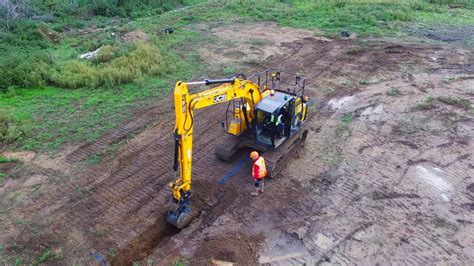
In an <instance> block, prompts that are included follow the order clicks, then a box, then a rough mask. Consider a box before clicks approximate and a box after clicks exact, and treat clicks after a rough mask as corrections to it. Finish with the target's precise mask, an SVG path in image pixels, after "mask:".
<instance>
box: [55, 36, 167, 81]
mask: <svg viewBox="0 0 474 266" xmlns="http://www.w3.org/2000/svg"><path fill="white" fill-rule="evenodd" d="M102 50H105V51H104V52H102ZM113 51H114V48H113V47H111V46H108V47H107V46H104V47H103V48H102V49H101V50H100V52H99V56H98V61H100V62H104V63H101V64H98V65H96V66H94V65H92V64H91V63H89V62H83V61H79V60H70V61H66V62H65V63H62V64H60V65H59V66H58V67H57V69H56V71H55V72H54V74H53V75H52V77H51V79H52V81H53V83H54V84H55V85H57V86H60V87H65V88H71V89H77V88H83V87H85V88H97V87H100V86H104V87H111V86H114V85H117V84H122V83H127V82H131V81H134V80H136V79H139V78H142V77H144V76H147V75H158V74H161V73H163V70H164V68H163V66H164V64H163V63H164V62H163V57H162V56H161V53H160V50H159V49H158V47H156V46H154V45H152V44H148V43H137V44H135V45H134V47H133V49H132V51H131V52H129V53H128V54H124V55H121V56H119V57H116V58H113V59H112V57H113Z"/></svg>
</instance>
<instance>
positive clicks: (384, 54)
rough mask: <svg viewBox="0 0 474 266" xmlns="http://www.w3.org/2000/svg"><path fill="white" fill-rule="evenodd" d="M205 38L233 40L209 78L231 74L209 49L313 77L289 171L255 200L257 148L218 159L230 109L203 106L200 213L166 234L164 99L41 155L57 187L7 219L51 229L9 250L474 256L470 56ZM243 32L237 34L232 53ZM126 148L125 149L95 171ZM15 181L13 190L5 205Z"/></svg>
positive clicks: (89, 256)
mask: <svg viewBox="0 0 474 266" xmlns="http://www.w3.org/2000/svg"><path fill="white" fill-rule="evenodd" d="M198 29H200V30H202V32H203V33H204V34H213V35H215V36H217V37H218V39H219V40H220V41H219V42H216V43H212V44H209V45H208V46H206V47H202V48H201V49H202V52H203V58H208V59H209V60H211V61H209V62H208V63H209V68H210V69H215V70H216V71H217V69H219V68H221V67H222V66H221V65H216V64H215V63H214V62H216V61H215V60H212V58H211V57H209V56H206V55H208V54H212V55H214V56H216V57H219V58H221V61H218V62H227V63H233V62H234V63H235V64H238V66H239V67H240V68H241V69H243V72H247V73H252V72H255V71H257V70H261V68H262V67H263V66H278V67H281V68H284V69H287V70H291V71H298V72H300V73H304V74H305V75H306V77H307V80H308V84H307V94H308V96H310V98H311V99H312V107H311V111H312V112H314V114H315V115H314V116H313V117H312V118H311V120H310V121H308V123H307V128H308V129H309V134H308V137H307V140H306V144H305V146H304V148H303V149H302V150H300V151H299V152H297V153H295V154H294V156H293V157H292V158H289V162H288V164H287V167H286V168H285V169H284V170H283V173H282V174H281V176H280V177H279V178H277V179H269V180H268V181H267V182H266V191H265V192H264V194H263V195H261V196H259V197H258V198H254V197H252V196H251V195H250V194H249V193H250V191H251V190H252V189H253V185H252V182H251V178H250V170H249V169H250V167H251V165H250V162H248V161H247V160H246V157H247V151H244V152H242V154H240V155H238V156H237V158H235V160H234V163H222V162H220V161H218V160H217V159H216V158H215V157H214V143H215V140H216V139H218V138H219V137H220V136H222V134H223V132H222V131H221V129H220V126H219V123H220V121H221V120H222V114H223V112H224V111H225V107H224V106H216V107H212V108H209V109H206V110H205V111H200V112H198V114H197V117H198V120H197V125H196V130H195V132H196V136H195V150H194V158H195V160H194V168H193V178H194V182H193V185H194V192H195V194H194V195H195V196H194V197H193V198H192V202H193V207H194V209H195V211H196V213H197V215H198V216H197V218H196V219H195V220H194V222H193V223H192V224H191V225H190V226H189V227H187V228H185V229H183V230H181V231H178V230H176V229H174V228H172V227H170V226H169V225H167V224H166V222H165V218H164V217H165V213H166V211H167V209H168V201H169V200H170V191H169V188H168V186H167V183H168V182H169V180H170V178H172V177H173V171H172V161H173V160H172V159H173V158H172V157H173V147H174V146H173V139H172V129H173V126H174V114H173V106H172V105H171V101H170V99H169V98H167V99H163V100H161V101H159V102H157V103H156V104H155V105H154V106H151V107H149V108H148V109H145V110H143V111H140V112H137V113H136V114H134V115H133V117H132V118H131V119H130V121H129V122H127V123H124V124H123V125H121V126H119V127H118V128H117V129H116V130H114V131H112V132H110V133H109V134H106V135H104V136H102V137H101V138H100V139H99V140H98V141H96V142H94V143H89V144H87V145H84V146H81V147H79V148H73V149H71V150H68V151H65V152H64V153H63V154H61V156H59V157H57V158H54V159H49V161H48V160H46V159H44V158H40V159H41V160H40V159H34V160H33V161H32V165H34V167H33V166H32V167H30V168H29V170H28V171H29V172H28V173H25V175H27V174H28V175H31V174H35V175H40V176H45V177H49V178H50V179H51V180H52V181H55V182H51V184H50V185H49V186H48V188H47V189H43V190H41V192H39V193H34V194H32V195H31V196H28V197H27V198H25V199H24V200H23V201H22V202H20V203H16V208H15V210H12V209H8V210H7V212H9V213H10V214H11V215H16V216H22V217H27V216H28V215H29V214H31V213H35V214H36V216H35V217H36V218H35V219H32V220H31V227H34V228H38V229H39V230H38V233H37V234H35V235H32V234H31V232H29V230H23V231H19V230H11V231H9V232H8V233H7V234H5V235H3V236H1V237H0V239H1V240H2V241H5V242H6V241H15V242H17V243H18V244H19V245H29V246H31V247H30V248H31V249H32V250H35V249H40V248H41V247H42V246H41V245H49V246H57V247H61V248H62V249H63V250H64V254H65V260H66V261H67V262H71V263H72V262H75V263H79V264H92V263H100V262H101V261H103V260H105V261H107V262H109V263H112V264H114V265H130V264H131V263H132V262H139V263H141V264H142V265H157V264H158V265H169V264H170V263H175V262H184V263H192V264H198V265H205V264H210V263H215V264H219V263H223V262H231V263H237V264H242V265H255V264H258V263H269V264H273V265H288V264H314V263H323V264H324V263H340V264H354V263H356V264H364V263H367V262H370V263H371V264H374V263H377V262H379V263H383V262H388V261H393V262H395V263H400V264H407V263H410V264H412V263H413V264H432V263H453V264H472V263H474V255H473V254H474V250H473V248H472V247H474V236H472V233H471V232H472V231H474V226H473V223H474V217H473V215H472V211H473V209H474V179H473V176H474V164H473V159H472V158H473V154H472V151H473V150H474V142H473V137H474V118H473V107H472V105H470V106H469V104H466V101H470V102H473V101H474V79H473V78H474V67H473V66H474V58H473V54H472V51H468V50H463V49H462V48H459V47H454V46H447V45H442V44H423V45H421V44H416V43H404V42H401V41H397V42H396V41H394V40H389V39H387V40H357V39H352V40H342V39H328V38H323V37H317V36H316V35H317V34H315V33H313V32H310V31H304V30H295V29H289V28H280V27H277V26H276V25H275V24H272V23H258V24H253V25H246V24H243V25H234V26H208V25H199V27H198ZM236 32H238V33H239V36H241V38H240V40H239V41H237V42H235V43H233V44H232V47H230V48H229V49H226V48H225V47H223V45H225V43H228V42H226V40H229V39H231V38H233V36H235V34H236ZM255 32H266V34H264V35H262V36H260V39H259V37H258V35H256V34H255ZM245 36H249V38H245ZM250 37H251V38H253V39H252V40H253V41H249V40H251V38H250ZM456 99H457V100H456ZM460 99H464V101H462V100H460ZM150 125H152V126H150ZM119 142H121V143H123V145H122V146H121V147H120V149H119V150H118V151H117V152H116V153H115V154H114V156H109V157H106V159H104V160H103V161H102V162H101V163H100V164H98V165H94V166H85V165H84V164H83V161H84V160H85V159H86V158H87V157H88V156H91V155H93V154H97V153H104V151H105V150H106V149H108V147H110V146H111V145H113V144H115V143H119ZM58 164H61V165H63V167H56V166H55V165H58ZM230 172H235V174H234V175H230V176H229V175H228V173H230ZM18 187H21V184H19V183H18V184H13V183H12V184H10V185H9V186H7V187H6V188H4V187H2V193H3V195H5V196H4V197H3V198H2V202H1V203H2V205H3V206H6V205H7V204H8V203H9V201H13V200H14V199H13V198H11V197H10V195H11V193H14V191H15V189H16V188H18ZM25 189H26V188H25ZM2 222H5V224H7V225H8V221H7V220H6V218H2ZM33 242H34V243H37V244H32V243H33ZM32 245H33V246H32Z"/></svg>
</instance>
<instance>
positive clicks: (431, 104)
mask: <svg viewBox="0 0 474 266" xmlns="http://www.w3.org/2000/svg"><path fill="white" fill-rule="evenodd" d="M434 108H436V103H435V99H434V98H433V97H431V96H430V97H428V98H426V99H425V100H424V101H422V102H421V103H418V104H417V105H416V106H415V109H417V110H423V111H426V110H431V109H434Z"/></svg>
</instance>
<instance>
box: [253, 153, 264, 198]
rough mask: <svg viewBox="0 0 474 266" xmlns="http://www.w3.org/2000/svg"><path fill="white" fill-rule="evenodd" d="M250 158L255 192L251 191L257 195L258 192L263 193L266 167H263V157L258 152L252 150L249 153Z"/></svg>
mask: <svg viewBox="0 0 474 266" xmlns="http://www.w3.org/2000/svg"><path fill="white" fill-rule="evenodd" d="M250 158H251V159H252V160H253V166H252V177H253V180H254V181H255V192H251V193H250V194H252V195H253V196H258V192H262V193H263V189H264V185H265V184H264V179H265V176H267V168H266V167H265V159H263V157H262V156H260V155H259V154H258V152H256V151H253V152H251V153H250Z"/></svg>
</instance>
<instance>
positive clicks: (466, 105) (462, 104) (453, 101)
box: [438, 96, 473, 110]
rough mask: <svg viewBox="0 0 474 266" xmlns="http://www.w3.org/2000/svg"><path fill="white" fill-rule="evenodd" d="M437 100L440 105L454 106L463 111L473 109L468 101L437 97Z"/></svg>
mask: <svg viewBox="0 0 474 266" xmlns="http://www.w3.org/2000/svg"><path fill="white" fill-rule="evenodd" d="M438 100H439V101H440V102H442V103H445V104H449V105H454V106H457V107H460V108H463V109H467V110H470V109H473V107H472V103H471V101H469V100H468V99H463V98H456V97H447V96H441V97H438Z"/></svg>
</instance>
